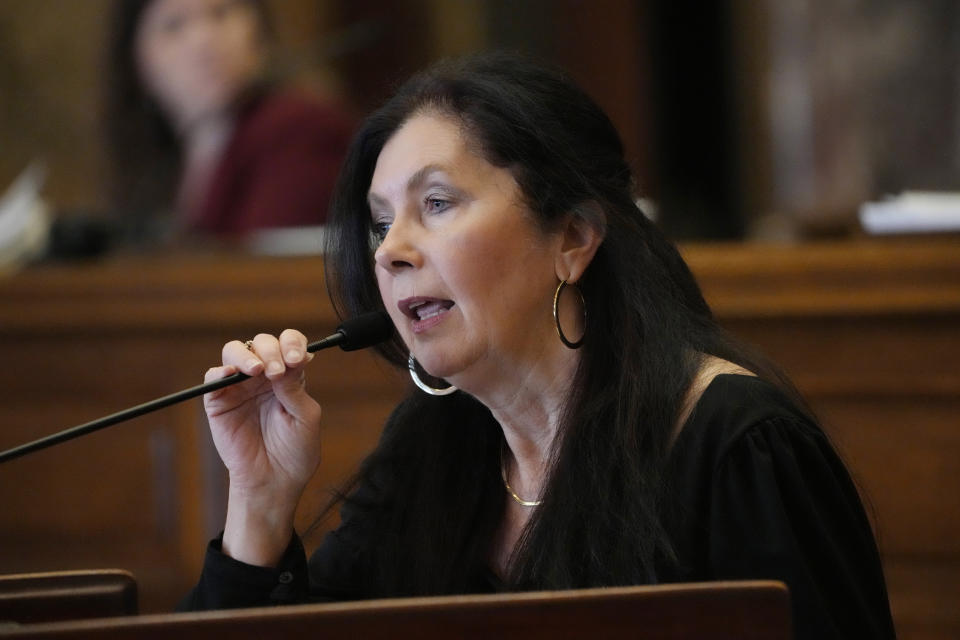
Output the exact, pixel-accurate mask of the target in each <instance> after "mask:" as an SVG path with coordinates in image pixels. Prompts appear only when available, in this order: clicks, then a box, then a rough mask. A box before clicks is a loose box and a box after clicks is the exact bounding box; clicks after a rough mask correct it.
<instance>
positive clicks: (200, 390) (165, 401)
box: [0, 311, 393, 463]
mask: <svg viewBox="0 0 960 640" xmlns="http://www.w3.org/2000/svg"><path fill="white" fill-rule="evenodd" d="M392 334H393V323H392V322H391V321H390V316H388V315H387V314H386V313H385V312H383V311H374V312H371V313H365V314H363V315H360V316H357V317H356V318H352V319H350V320H347V321H346V322H344V323H343V324H341V325H340V326H339V327H337V331H336V333H334V334H332V335H329V336H327V337H326V338H323V339H322V340H317V341H316V342H311V343H310V344H308V345H307V352H308V353H315V352H317V351H320V350H321V349H329V348H330V347H334V346H339V347H340V348H341V349H343V350H344V351H356V350H358V349H365V348H367V347H372V346H373V345H376V344H379V343H381V342H384V341H385V340H387V339H388V338H389V337H390V336H391V335H392ZM249 378H250V376H248V375H247V374H245V373H240V372H239V371H238V372H237V373H234V374H232V375H229V376H227V377H225V378H221V379H219V380H212V381H210V382H206V383H204V384H200V385H197V386H195V387H190V388H189V389H183V390H182V391H178V392H176V393H172V394H170V395H168V396H164V397H162V398H157V399H156V400H151V401H150V402H145V403H144V404H141V405H137V406H135V407H130V408H129V409H124V410H123V411H120V412H118V413H114V414H111V415H109V416H104V417H103V418H100V419H99V420H94V421H93V422H87V423H85V424H81V425H78V426H76V427H71V428H69V429H66V430H64V431H60V432H59V433H54V434H52V435H49V436H46V437H43V438H40V439H39V440H34V441H33V442H28V443H26V444H22V445H20V446H19V447H14V448H13V449H7V450H6V451H3V452H0V463H3V462H7V461H8V460H13V459H14V458H19V457H20V456H24V455H26V454H28V453H31V452H33V451H38V450H40V449H46V448H47V447H52V446H53V445H55V444H59V443H61V442H65V441H67V440H72V439H74V438H78V437H80V436H82V435H85V434H88V433H92V432H94V431H98V430H100V429H103V428H105V427H109V426H112V425H115V424H117V423H119V422H124V421H126V420H130V419H131V418H137V417H139V416H142V415H144V414H147V413H151V412H153V411H156V410H157V409H163V408H164V407H169V406H170V405H173V404H177V403H178V402H183V401H184V400H189V399H190V398H196V397H197V396H202V395H203V394H205V393H209V392H211V391H216V390H217V389H223V388H224V387H229V386H230V385H232V384H236V383H238V382H240V381H242V380H247V379H249Z"/></svg>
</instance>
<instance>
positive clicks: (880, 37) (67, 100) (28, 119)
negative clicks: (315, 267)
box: [0, 0, 960, 239]
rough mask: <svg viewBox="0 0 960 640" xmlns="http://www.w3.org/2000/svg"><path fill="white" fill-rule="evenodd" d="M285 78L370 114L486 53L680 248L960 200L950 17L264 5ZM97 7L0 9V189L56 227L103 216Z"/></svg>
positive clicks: (610, 6) (613, 2) (959, 49)
mask: <svg viewBox="0 0 960 640" xmlns="http://www.w3.org/2000/svg"><path fill="white" fill-rule="evenodd" d="M271 6H272V9H273V11H274V14H275V17H276V21H277V28H278V31H279V36H280V37H279V40H280V42H281V43H282V46H283V52H282V60H283V62H284V66H285V67H286V70H287V71H289V72H291V73H292V74H294V75H296V76H298V77H300V78H301V79H302V81H303V82H304V83H307V84H313V85H315V86H316V87H318V88H319V89H320V90H321V91H323V92H326V93H328V94H331V95H334V96H338V97H340V98H342V99H343V100H344V101H346V102H347V103H348V104H350V105H352V107H353V109H354V110H355V112H356V113H357V114H360V115H362V114H363V113H366V112H367V111H368V110H369V109H370V108H371V107H373V106H374V105H376V104H377V103H378V102H379V101H380V100H381V99H382V98H383V97H384V96H386V95H388V94H389V92H390V88H391V87H392V86H394V85H395V83H396V82H397V81H398V80H400V79H401V78H403V77H405V76H406V75H407V74H409V73H410V72H411V71H413V70H415V69H417V68H420V67H422V66H423V65H425V64H427V63H428V62H429V61H431V60H434V59H436V58H439V57H442V56H447V55H455V54H459V53H465V52H470V51H476V50H480V49H484V48H490V47H507V48H514V49H521V50H525V51H529V52H532V53H534V54H536V55H538V56H540V57H542V58H545V59H547V60H549V61H552V62H555V63H557V64H559V65H561V66H563V67H565V68H566V69H568V70H569V71H570V72H571V73H572V74H573V75H574V76H575V77H576V78H577V80H579V81H580V82H581V83H582V84H583V85H584V86H585V87H586V88H587V89H588V91H590V92H591V94H592V95H593V96H594V97H595V98H596V99H597V100H598V101H599V102H600V103H601V105H602V106H603V107H604V108H605V109H606V110H607V111H608V112H609V113H610V115H611V117H612V118H613V120H614V121H615V123H616V124H617V126H618V127H619V129H620V131H621V133H622V135H623V137H624V140H625V142H626V145H627V149H628V152H629V157H630V159H631V162H632V164H633V166H634V169H635V171H636V173H637V176H638V182H639V187H640V190H641V192H642V193H643V195H645V196H647V197H650V198H652V199H653V200H654V201H655V202H656V203H657V204H658V208H659V215H660V219H661V220H662V221H663V224H664V226H665V227H666V228H667V229H668V230H669V231H670V232H671V233H673V235H674V236H676V237H678V238H694V237H700V238H725V237H745V236H756V237H761V238H780V239H782V238H795V237H805V236H809V235H823V234H844V233H848V232H850V230H851V228H852V226H853V220H854V213H855V211H856V208H857V207H858V206H859V204H860V203H861V202H863V201H865V200H869V199H876V198H879V197H880V196H883V195H884V194H888V193H897V192H899V191H901V190H903V189H921V188H922V189H957V188H958V186H960V184H958V183H960V171H958V169H960V118H958V113H960V74H958V72H957V69H960V35H958V34H960V5H957V3H955V2H953V1H952V0H916V1H914V2H910V3H903V2H896V1H893V0H846V1H844V2H833V1H831V0H777V1H776V2H774V1H772V0H763V1H757V2H745V1H736V0H717V1H716V2H709V3H683V2H670V1H667V0H643V1H632V0H594V1H591V2H587V1H586V0H523V1H521V2H517V1H514V0H365V1H363V2H355V1H352V0H273V1H272V2H271ZM108 7H109V2H108V0H85V1H84V2H71V1H64V0H4V2H2V3H0V185H6V184H8V183H9V182H10V181H11V180H12V178H13V177H14V176H15V175H17V173H18V172H19V171H20V170H21V169H22V168H23V167H24V166H25V165H26V164H27V163H28V162H30V161H31V160H33V159H37V158H39V159H43V160H44V161H45V162H46V164H47V166H48V169H49V177H48V182H47V187H46V195H47V197H48V199H49V200H50V201H51V202H52V204H53V205H54V208H55V209H56V210H57V211H58V212H60V213H61V214H68V213H70V212H76V211H90V210H93V211H96V210H99V209H102V208H103V206H104V199H103V188H102V187H103V183H104V175H103V173H104V162H103V158H102V144H101V138H100V131H99V120H98V105H99V99H100V91H101V83H102V78H101V72H102V69H103V66H104V65H103V55H104V54H103V51H102V49H103V47H104V42H103V38H104V32H105V25H104V22H105V18H106V15H107V13H108V12H107V9H108Z"/></svg>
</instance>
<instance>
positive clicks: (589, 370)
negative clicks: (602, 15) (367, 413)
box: [326, 53, 789, 596]
mask: <svg viewBox="0 0 960 640" xmlns="http://www.w3.org/2000/svg"><path fill="white" fill-rule="evenodd" d="M424 111H429V112H439V113H441V114H445V115H449V116H450V117H453V118H455V119H456V120H457V121H458V122H460V123H461V124H462V125H463V126H464V131H466V132H467V135H469V136H470V137H471V138H472V140H471V142H473V143H475V144H477V145H478V148H479V149H480V150H481V153H482V154H483V156H484V157H485V158H486V160H488V161H489V162H491V163H492V164H494V165H496V166H498V167H503V168H506V169H508V170H509V171H510V172H511V173H512V175H513V176H514V178H515V179H516V181H517V184H518V185H519V187H520V189H521V191H522V193H523V195H524V197H525V199H526V203H527V205H528V207H529V208H530V210H532V211H533V212H534V214H535V215H536V216H537V219H538V221H539V223H540V224H541V225H542V227H543V228H544V229H550V228H553V227H555V225H557V224H559V222H560V221H561V220H563V219H564V218H565V216H567V215H569V214H571V213H573V214H574V215H581V216H584V217H585V218H586V219H587V220H588V221H589V222H591V223H593V224H604V225H605V226H606V235H605V239H604V240H603V242H602V244H601V245H600V247H599V249H598V250H597V253H596V255H595V257H594V259H593V261H592V262H591V264H590V265H589V267H588V268H587V270H586V272H585V273H584V275H583V278H582V279H581V281H580V283H579V284H580V288H581V290H582V292H583V296H584V299H585V301H586V306H587V317H588V318H589V322H588V323H587V327H586V334H585V338H584V346H583V348H582V349H581V352H580V353H581V362H580V365H579V368H578V370H577V372H576V374H575V380H574V384H573V385H572V388H573V389H574V390H575V391H574V392H573V394H572V395H571V396H570V397H569V398H568V399H567V401H566V407H565V412H564V414H563V417H562V422H561V424H560V425H559V430H558V437H557V443H556V444H555V446H554V451H553V453H552V460H551V464H552V467H551V468H552V471H551V473H550V476H549V478H548V482H547V484H546V489H545V492H544V494H543V504H542V506H541V507H540V508H538V509H537V510H536V512H535V514H534V515H533V517H532V518H531V520H530V522H529V524H528V526H527V528H526V530H525V532H524V534H523V536H522V538H521V541H520V544H519V545H518V547H517V549H516V551H515V552H514V555H513V558H512V561H511V574H510V576H509V580H508V582H509V586H510V587H511V588H516V589H530V588H537V589H541V588H542V589H562V588H573V587H588V586H602V585H617V584H637V583H645V582H650V581H653V580H655V579H656V568H657V566H658V565H660V563H663V562H669V561H670V559H671V557H672V548H671V543H670V540H669V539H668V537H667V535H666V533H665V531H664V528H663V526H662V523H661V502H662V500H663V498H664V491H665V490H666V489H665V487H664V486H663V483H662V475H663V474H662V470H663V469H664V465H665V460H666V456H667V452H668V448H669V440H670V434H671V431H672V429H673V428H674V425H675V423H676V421H677V419H678V416H679V413H680V410H681V406H682V403H683V399H684V396H685V393H686V391H687V390H688V388H689V387H690V384H691V381H692V379H693V376H694V375H695V373H696V371H697V369H698V367H699V366H700V363H701V357H702V355H703V354H711V355H714V356H717V357H720V358H725V359H727V360H730V361H732V362H735V363H738V364H740V365H742V366H744V367H747V368H749V369H751V370H753V371H755V372H756V373H758V374H760V375H761V376H762V377H766V378H768V379H772V380H773V381H775V382H777V383H778V384H779V383H781V382H782V385H784V386H789V383H787V382H785V381H781V380H780V377H779V376H778V374H777V373H776V371H775V369H773V368H772V367H769V366H768V365H766V364H765V363H764V362H763V361H762V360H761V359H759V358H756V357H753V356H752V355H751V354H749V353H748V351H747V350H746V349H745V348H743V347H742V346H741V345H739V344H737V343H736V342H735V341H733V340H732V339H730V338H729V337H728V336H727V335H726V334H725V333H724V332H723V331H722V330H721V329H720V328H719V327H718V325H717V323H716V322H715V321H714V318H713V316H712V315H711V312H710V309H709V307H708V306H707V303H706V302H705V301H704V298H703V296H702V295H701V292H700V289H699V287H698V285H697V283H696V282H695V280H694V278H693V276H692V274H691V272H690V270H689V269H688V268H687V265H686V264H685V263H684V261H683V260H682V258H681V257H680V254H679V253H678V252H677V250H676V249H675V247H674V246H673V245H672V244H671V243H670V242H669V241H668V240H667V239H666V238H665V237H664V235H663V234H662V233H661V232H660V231H659V230H658V229H657V227H656V226H655V225H654V224H653V223H651V222H650V220H649V219H648V218H647V217H646V216H644V214H643V213H642V212H641V211H640V209H638V207H637V205H636V204H635V198H634V191H633V183H632V178H631V173H630V170H629V168H628V165H627V163H626V161H625V159H624V154H623V145H622V143H621V141H620V138H619V136H618V134H617V132H616V130H615V129H614V127H613V125H612V124H611V122H610V120H609V119H608V118H607V116H606V115H605V114H604V113H603V112H602V110H601V109H600V108H599V107H598V106H597V105H596V104H595V103H594V102H593V100H591V99H590V98H589V97H588V96H587V95H586V94H585V93H584V92H583V91H582V90H580V89H579V88H578V87H577V86H576V85H575V84H574V83H573V82H572V81H571V80H569V79H568V78H567V77H566V76H565V75H564V74H562V73H560V72H558V71H555V70H550V69H547V68H545V67H543V66H540V65H539V64H536V63H533V62H531V61H529V60H527V59H525V58H521V57H517V56H514V55H511V54H502V53H498V54H487V55H481V56H476V57H471V58H466V59H462V60H458V61H453V62H443V63H440V64H438V65H436V66H434V67H433V68H431V69H429V70H427V71H425V72H423V73H421V74H419V75H417V76H415V77H413V78H412V79H411V80H409V81H408V82H407V83H406V84H404V85H403V86H402V87H401V88H400V90H399V91H398V92H397V93H396V95H395V96H394V97H393V98H392V99H391V100H390V101H389V102H387V104H386V105H385V106H383V107H382V108H381V109H380V110H379V111H377V112H376V113H374V114H373V115H371V116H370V117H369V118H368V119H367V121H366V123H365V124H364V126H363V127H362V129H361V130H360V132H359V133H358V135H357V136H356V138H355V140H354V142H353V145H352V147H351V149H350V152H349V154H348V157H347V160H346V162H345V165H344V167H343V170H342V173H341V176H340V180H339V184H338V187H337V192H336V196H335V199H334V203H333V206H332V210H331V218H330V229H329V231H330V233H329V236H328V240H329V245H328V249H327V261H326V274H327V279H328V287H329V290H330V293H331V296H332V298H333V301H334V304H335V307H336V308H337V310H338V312H339V313H340V314H341V316H353V315H355V314H359V313H362V312H365V311H370V310H373V309H381V308H383V303H382V301H381V299H380V295H379V292H378V289H377V285H376V279H375V276H374V263H373V259H372V250H371V236H372V231H373V230H372V228H371V216H370V211H369V208H368V205H367V191H368V189H369V186H370V181H371V177H372V174H373V170H374V167H375V164H376V161H377V157H378V156H379V153H380V151H381V149H382V148H383V146H384V144H385V143H386V142H387V141H388V140H389V139H390V137H391V136H392V135H393V134H394V133H395V132H396V131H397V129H398V128H399V127H400V126H401V125H402V124H403V123H404V122H405V121H406V120H408V119H409V118H410V117H411V116H413V115H416V114H417V113H421V112H424ZM380 351H381V354H382V355H383V356H385V357H386V358H387V359H388V360H389V361H391V362H392V363H394V364H395V365H397V366H404V364H405V362H406V356H407V352H406V350H405V347H404V345H403V343H402V342H401V341H400V339H399V337H398V336H395V339H394V340H393V341H392V342H390V343H388V344H387V345H386V346H384V347H382V348H381V349H380ZM502 446H503V435H502V432H501V430H500V428H499V425H498V424H497V423H496V421H495V420H494V419H493V417H492V415H491V414H490V412H489V410H487V408H486V407H484V406H483V405H482V404H480V403H479V402H478V401H476V400H475V399H473V398H471V397H469V396H468V395H467V394H464V393H462V392H461V393H457V394H454V395H452V396H449V397H444V398H434V397H428V396H425V395H424V394H422V393H420V392H419V391H414V392H413V393H412V394H411V395H410V396H409V397H408V398H407V400H405V401H404V402H403V403H402V404H401V405H400V407H398V409H397V410H396V412H395V413H394V415H393V416H392V417H391V419H390V421H389V422H388V424H387V427H386V429H385V431H384V434H383V437H382V440H381V442H380V444H379V446H378V447H377V449H376V450H375V451H374V452H373V454H372V455H371V456H370V457H369V458H368V459H367V460H366V462H365V463H364V465H363V467H362V469H361V471H360V473H359V475H358V477H357V478H356V480H355V482H354V484H353V486H354V487H356V486H358V485H360V486H364V487H366V490H364V491H361V492H359V493H353V494H352V495H351V496H349V497H347V499H346V505H345V512H346V514H347V515H348V516H349V514H350V513H351V512H355V510H365V511H368V512H369V513H368V516H367V519H368V521H372V522H374V523H375V525H373V526H372V527H371V529H370V531H368V532H367V533H366V534H365V535H367V536H368V541H369V542H368V544H366V545H364V547H365V551H364V554H365V555H364V557H365V558H366V560H367V561H368V562H369V569H370V571H369V573H368V574H367V575H370V576H373V577H372V578H371V583H370V584H369V585H366V589H367V591H368V593H369V595H371V596H389V595H413V594H437V593H456V592H460V591H463V590H466V589H469V585H470V584H471V583H470V580H471V579H472V577H476V573H477V571H478V570H481V569H482V568H483V567H485V566H486V565H487V561H488V554H489V552H490V544H491V539H492V536H493V535H494V533H495V531H496V529H497V526H498V524H499V522H500V519H501V518H502V514H503V508H504V502H503V501H504V499H505V492H504V488H503V486H502V484H501V480H500V475H499V455H500V450H501V447H502Z"/></svg>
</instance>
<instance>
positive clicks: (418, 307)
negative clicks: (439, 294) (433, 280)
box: [397, 296, 454, 333]
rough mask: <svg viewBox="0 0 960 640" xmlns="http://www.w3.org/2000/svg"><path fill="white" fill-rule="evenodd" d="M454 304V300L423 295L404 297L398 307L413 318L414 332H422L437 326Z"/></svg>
mask: <svg viewBox="0 0 960 640" xmlns="http://www.w3.org/2000/svg"><path fill="white" fill-rule="evenodd" d="M453 305H454V302H453V300H441V299H439V298H428V297H422V296H417V297H414V298H404V299H403V300H401V301H400V302H398V303H397V307H398V308H399V309H400V311H401V312H402V313H403V315H405V316H407V317H408V318H410V319H411V320H413V332H414V333H421V332H423V331H426V330H427V329H429V328H431V327H434V326H436V325H437V324H438V323H439V322H440V321H441V320H443V316H444V314H445V313H446V312H447V311H449V310H450V309H451V308H452V307H453Z"/></svg>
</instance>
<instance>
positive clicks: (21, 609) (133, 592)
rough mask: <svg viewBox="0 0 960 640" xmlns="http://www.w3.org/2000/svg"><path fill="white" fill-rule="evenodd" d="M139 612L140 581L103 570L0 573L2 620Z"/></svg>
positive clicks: (51, 620) (28, 620)
mask: <svg viewBox="0 0 960 640" xmlns="http://www.w3.org/2000/svg"><path fill="white" fill-rule="evenodd" d="M136 613H137V581H136V579H135V578H134V577H133V575H132V574H131V573H129V572H127V571H121V570H119V569H102V570H89V571H56V572H51V573H21V574H13V575H5V576H0V622H16V623H35V622H53V621H57V620H78V619H82V618H107V617H111V616H132V615H136Z"/></svg>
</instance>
